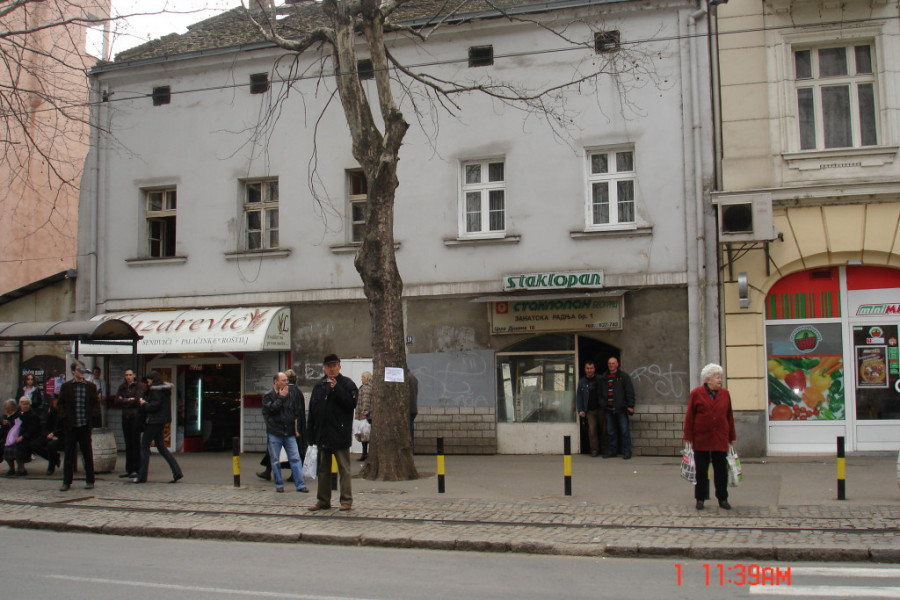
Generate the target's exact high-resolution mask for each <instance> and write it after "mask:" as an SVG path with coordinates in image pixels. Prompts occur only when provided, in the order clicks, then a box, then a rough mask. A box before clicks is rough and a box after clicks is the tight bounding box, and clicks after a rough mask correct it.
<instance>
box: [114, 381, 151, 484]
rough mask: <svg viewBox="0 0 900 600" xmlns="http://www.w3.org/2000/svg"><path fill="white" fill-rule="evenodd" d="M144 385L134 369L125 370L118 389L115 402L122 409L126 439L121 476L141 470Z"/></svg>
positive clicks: (130, 475)
mask: <svg viewBox="0 0 900 600" xmlns="http://www.w3.org/2000/svg"><path fill="white" fill-rule="evenodd" d="M143 396H144V385H143V384H142V383H140V382H138V381H135V378H134V371H132V370H131V369H127V370H126V371H125V381H124V382H123V383H122V385H120V386H119V389H118V390H117V391H116V397H115V404H116V406H117V407H118V408H121V409H122V436H123V438H124V439H125V472H124V473H122V474H121V475H119V477H131V478H135V477H138V476H139V473H140V470H141V432H142V431H143V430H144V419H143V417H142V415H141V398H143Z"/></svg>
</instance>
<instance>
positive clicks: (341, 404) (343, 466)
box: [308, 354, 359, 510]
mask: <svg viewBox="0 0 900 600" xmlns="http://www.w3.org/2000/svg"><path fill="white" fill-rule="evenodd" d="M322 364H323V369H324V371H325V376H324V377H322V378H321V379H320V380H319V381H318V382H316V385H315V387H313V391H312V394H311V395H310V398H309V420H308V424H309V440H310V442H311V443H313V444H317V445H318V447H319V468H318V469H317V470H316V474H317V476H318V481H317V483H316V503H315V504H313V505H312V506H310V507H309V510H323V509H326V508H331V457H332V456H333V457H334V458H335V460H336V461H337V466H338V475H339V476H340V491H341V510H350V509H351V508H352V506H353V492H352V489H351V484H350V444H351V443H352V441H353V409H354V408H356V402H357V400H358V396H359V390H358V389H357V387H356V384H355V383H353V380H352V379H350V378H349V377H345V376H343V375H341V359H340V358H338V355H337V354H329V355H327V356H326V357H325V359H324V360H323V361H322Z"/></svg>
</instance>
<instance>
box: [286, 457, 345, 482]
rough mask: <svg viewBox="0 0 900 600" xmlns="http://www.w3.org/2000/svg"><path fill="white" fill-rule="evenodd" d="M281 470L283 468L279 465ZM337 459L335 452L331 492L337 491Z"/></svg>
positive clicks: (332, 458) (332, 465) (332, 459)
mask: <svg viewBox="0 0 900 600" xmlns="http://www.w3.org/2000/svg"><path fill="white" fill-rule="evenodd" d="M278 468H279V469H280V468H281V466H280V465H279V467H278ZM337 472H338V468H337V457H335V455H334V452H332V453H331V490H332V491H334V490H336V489H337Z"/></svg>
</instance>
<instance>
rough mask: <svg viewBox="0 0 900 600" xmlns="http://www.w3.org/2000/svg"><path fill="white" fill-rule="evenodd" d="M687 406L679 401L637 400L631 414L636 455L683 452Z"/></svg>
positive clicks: (676, 453) (675, 454) (667, 454)
mask: <svg viewBox="0 0 900 600" xmlns="http://www.w3.org/2000/svg"><path fill="white" fill-rule="evenodd" d="M686 409H687V407H686V406H683V405H680V404H647V405H643V406H642V405H641V404H639V403H638V405H637V406H636V407H635V409H634V416H632V417H631V443H632V446H634V454H635V456H680V455H681V448H682V447H683V446H684V442H682V440H681V436H682V434H683V432H684V413H685V411H686Z"/></svg>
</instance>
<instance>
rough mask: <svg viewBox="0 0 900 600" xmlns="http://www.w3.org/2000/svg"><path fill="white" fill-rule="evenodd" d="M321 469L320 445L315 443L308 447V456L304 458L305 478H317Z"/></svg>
mask: <svg viewBox="0 0 900 600" xmlns="http://www.w3.org/2000/svg"><path fill="white" fill-rule="evenodd" d="M318 470H319V447H318V446H316V445H315V444H313V445H312V446H310V447H309V448H307V449H306V458H304V459H303V479H304V480H306V481H309V480H310V479H315V478H316V473H317V472H318Z"/></svg>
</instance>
